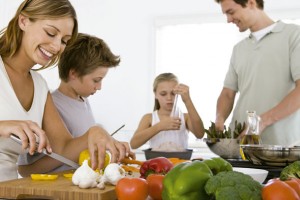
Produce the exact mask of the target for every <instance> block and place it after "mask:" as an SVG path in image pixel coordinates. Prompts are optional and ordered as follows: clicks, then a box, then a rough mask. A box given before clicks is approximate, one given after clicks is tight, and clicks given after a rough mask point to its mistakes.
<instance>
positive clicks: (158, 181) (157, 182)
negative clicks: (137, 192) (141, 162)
mask: <svg viewBox="0 0 300 200" xmlns="http://www.w3.org/2000/svg"><path fill="white" fill-rule="evenodd" d="M164 177H165V176H164V175H162V174H150V175H149V176H148V177H147V179H146V180H147V182H148V191H149V196H150V197H151V198H152V199H153V200H161V199H162V196H161V195H162V191H163V179H164Z"/></svg>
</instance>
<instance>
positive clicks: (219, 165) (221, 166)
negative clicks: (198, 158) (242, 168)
mask: <svg viewBox="0 0 300 200" xmlns="http://www.w3.org/2000/svg"><path fill="white" fill-rule="evenodd" d="M203 162H204V163H205V164H207V166H208V167H209V168H210V170H211V171H212V173H213V174H214V175H216V174H218V173H219V172H223V171H232V165H231V164H230V163H229V162H228V161H226V160H224V159H223V158H220V157H215V158H211V159H207V160H204V161H203Z"/></svg>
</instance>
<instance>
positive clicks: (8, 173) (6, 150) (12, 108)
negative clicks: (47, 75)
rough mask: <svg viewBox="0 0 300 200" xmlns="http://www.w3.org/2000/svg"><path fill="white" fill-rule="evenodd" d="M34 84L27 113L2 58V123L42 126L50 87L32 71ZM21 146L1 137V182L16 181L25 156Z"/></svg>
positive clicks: (0, 117) (0, 86)
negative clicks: (31, 123) (26, 123)
mask: <svg viewBox="0 0 300 200" xmlns="http://www.w3.org/2000/svg"><path fill="white" fill-rule="evenodd" d="M30 74H31V76H32V79H33V83H34V97H33V101H32V105H31V108H30V110H28V111H26V110H25V109H24V108H23V106H22V105H21V104H20V102H19V100H18V98H17V96H16V94H15V92H14V89H13V87H12V85H11V82H10V79H9V77H8V74H7V72H6V69H5V67H4V63H3V61H2V58H1V56H0V121H1V120H31V121H34V122H36V123H37V124H38V125H39V126H40V127H41V125H42V120H43V115H44V107H45V103H46V99H47V94H48V91H49V90H48V86H47V83H46V81H45V80H44V79H43V77H42V76H41V75H40V74H39V73H37V72H35V71H32V70H31V71H30ZM24 153H25V151H24V150H22V148H21V145H19V144H17V143H16V142H14V141H13V140H12V139H10V138H4V137H0V181H5V180H10V179H16V178H18V173H17V159H18V156H19V154H24Z"/></svg>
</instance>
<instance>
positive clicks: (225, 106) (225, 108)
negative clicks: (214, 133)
mask: <svg viewBox="0 0 300 200" xmlns="http://www.w3.org/2000/svg"><path fill="white" fill-rule="evenodd" d="M235 95H236V92H235V91H234V90H231V89H229V88H223V90H222V91H221V94H220V96H219V98H218V101H217V112H216V121H215V124H216V129H217V130H223V129H224V123H225V121H226V119H227V118H228V116H229V114H230V113H231V111H232V108H233V104H234V99H235Z"/></svg>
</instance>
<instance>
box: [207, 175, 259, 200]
mask: <svg viewBox="0 0 300 200" xmlns="http://www.w3.org/2000/svg"><path fill="white" fill-rule="evenodd" d="M261 190H262V185H261V184H260V183H259V182H257V181H255V180H254V179H253V178H252V177H251V176H249V175H246V174H243V173H241V172H236V171H223V172H220V173H218V174H217V175H215V176H213V177H211V178H210V179H209V180H208V181H207V182H206V184H205V191H206V193H207V194H208V195H210V196H211V198H215V199H216V200H232V199H235V200H261Z"/></svg>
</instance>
